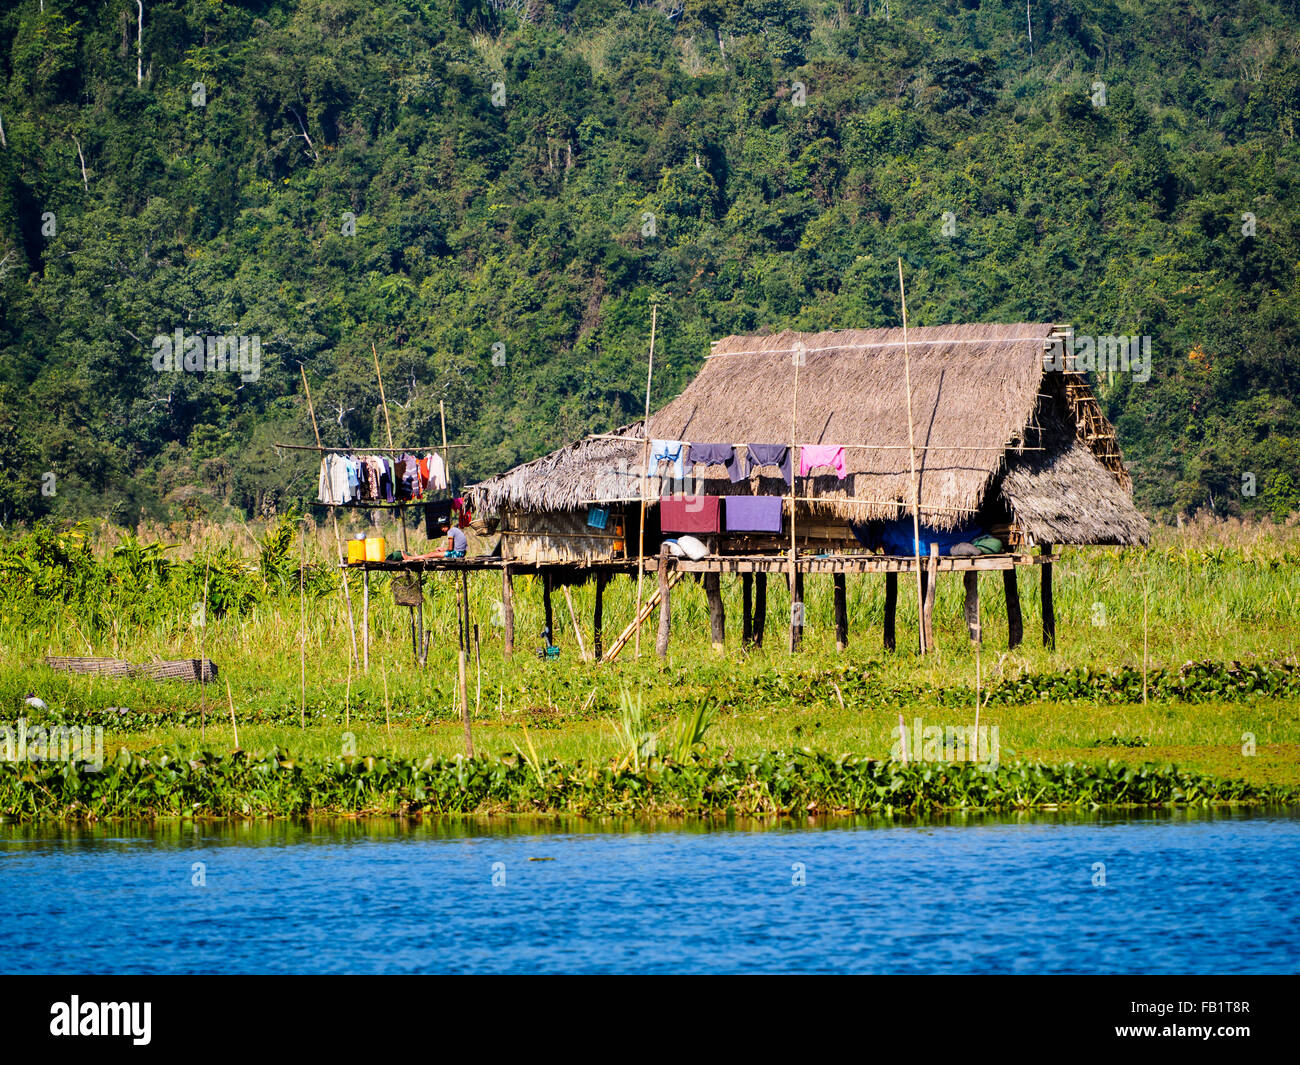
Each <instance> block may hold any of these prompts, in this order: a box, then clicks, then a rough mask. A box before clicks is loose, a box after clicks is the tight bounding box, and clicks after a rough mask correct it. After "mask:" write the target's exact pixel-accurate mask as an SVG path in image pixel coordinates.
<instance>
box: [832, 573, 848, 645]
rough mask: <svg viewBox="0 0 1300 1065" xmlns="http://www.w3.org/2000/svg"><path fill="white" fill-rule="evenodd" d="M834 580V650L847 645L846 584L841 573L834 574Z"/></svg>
mask: <svg viewBox="0 0 1300 1065" xmlns="http://www.w3.org/2000/svg"><path fill="white" fill-rule="evenodd" d="M834 580H835V650H837V651H843V650H844V648H846V647H848V645H849V603H848V586H847V582H846V581H845V578H844V574H843V573H836V574H834Z"/></svg>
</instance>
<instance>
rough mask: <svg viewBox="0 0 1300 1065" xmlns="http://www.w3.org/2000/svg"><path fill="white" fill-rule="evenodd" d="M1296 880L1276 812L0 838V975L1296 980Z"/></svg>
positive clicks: (179, 829)
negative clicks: (1044, 975) (1211, 976)
mask: <svg viewBox="0 0 1300 1065" xmlns="http://www.w3.org/2000/svg"><path fill="white" fill-rule="evenodd" d="M1098 863H1101V864H1100V865H1099V864H1098ZM1102 866H1104V869H1103V868H1102ZM1298 871H1300V817H1297V816H1296V815H1295V812H1294V811H1293V812H1290V813H1277V812H1274V813H1260V812H1243V813H1233V814H1224V813H1218V814H1205V813H1185V812H1175V813H1165V812H1162V813H1158V814H1143V815H1139V816H1127V815H1124V816H1121V815H1115V814H1105V815H1097V816H1066V815H1062V816H1050V815H1033V816H1022V817H1010V818H1007V817H1002V818H994V817H989V818H982V817H967V818H958V819H951V820H946V821H938V822H930V823H904V824H889V823H886V822H882V821H877V820H839V821H824V822H818V823H815V824H799V825H793V824H789V825H774V826H771V825H769V826H759V825H731V826H725V827H723V826H715V825H702V824H698V823H693V824H687V825H682V824H680V823H673V822H667V823H660V824H656V825H647V824H643V823H637V822H628V823H621V822H608V823H603V824H600V825H593V824H592V823H590V822H576V823H575V822H556V821H546V822H532V823H521V822H512V823H508V824H488V823H485V822H478V821H461V822H450V823H448V822H440V823H427V824H421V823H409V822H405V823H404V822H396V821H387V820H371V821H361V822H350V821H342V822H340V821H322V822H313V823H309V824H271V825H244V826H229V825H218V826H199V827H192V826H165V827H162V828H149V827H144V826H142V827H139V828H132V829H127V828H121V827H119V828H112V829H103V828H100V829H93V830H88V829H80V830H79V829H67V828H64V829H49V828H31V827H23V826H15V825H0V893H2V896H3V904H4V909H5V918H4V920H3V921H0V972H4V973H15V972H56V973H64V972H89V973H117V972H163V973H171V972H175V973H192V972H220V973H248V972H270V973H298V972H367V973H368V972H397V973H407V972H411V973H417V972H441V971H453V972H499V971H509V972H528V973H533V972H586V973H592V972H718V971H724V972H730V971H761V972H780V973H788V972H891V973H917V972H951V973H968V972H994V973H1020V972H1034V973H1036V972H1085V973H1087V972H1132V973H1142V972H1192V973H1200V972H1205V973H1223V972H1226V973H1238V972H1240V973H1247V972H1251V973H1267V972H1273V973H1276V972H1295V971H1296V969H1297V959H1300V923H1297V922H1296V920H1295V914H1296V902H1297V883H1296V874H1297V872H1298ZM1103 874H1104V885H1102V884H1101V878H1102V875H1103ZM1094 881H1096V882H1097V883H1096V884H1094Z"/></svg>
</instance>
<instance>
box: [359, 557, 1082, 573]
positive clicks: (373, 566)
mask: <svg viewBox="0 0 1300 1065" xmlns="http://www.w3.org/2000/svg"><path fill="white" fill-rule="evenodd" d="M1060 559H1061V556H1060V555H1056V554H1048V555H1030V554H1024V553H1017V554H1000V555H977V556H975V557H973V558H961V557H954V556H951V555H941V556H940V557H939V559H938V561H937V562H936V563H935V567H934V568H935V571H936V572H938V573H970V572H976V573H979V572H985V571H997V570H1009V569H1014V568H1015V567H1016V566H1042V565H1045V564H1048V563H1052V562H1059V561H1060ZM916 562H917V560H916V557H915V556H914V555H868V554H860V555H800V556H799V557H798V558H797V559H796V560H795V572H797V573H915V572H916ZM928 563H929V559H928V558H927V557H926V556H924V555H922V556H921V568H922V569H926V568H928ZM507 564H508V565H509V566H510V569H511V571H512V572H514V573H529V572H533V571H536V572H542V571H548V570H549V571H554V570H584V569H586V570H592V571H593V572H596V571H599V572H602V573H636V569H637V565H636V559H596V560H592V561H590V562H520V561H517V560H514V559H501V558H496V557H478V558H430V559H413V560H410V561H405V562H354V563H351V564H350V565H348V566H347V567H346V568H347V569H349V570H362V571H366V572H376V573H437V572H440V571H442V572H451V573H461V572H466V571H468V572H471V573H476V572H482V571H485V570H486V571H491V570H499V569H501V568H502V567H503V566H504V565H507ZM668 568H669V569H670V570H679V571H681V572H682V573H788V572H789V570H790V556H789V555H706V556H705V557H704V558H701V559H690V558H677V557H674V558H672V559H670V560H669V566H668ZM658 570H659V557H658V556H657V555H650V556H647V558H646V559H645V572H646V573H656V572H658Z"/></svg>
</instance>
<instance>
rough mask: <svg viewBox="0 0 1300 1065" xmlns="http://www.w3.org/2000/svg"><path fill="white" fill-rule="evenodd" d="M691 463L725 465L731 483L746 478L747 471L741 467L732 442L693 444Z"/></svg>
mask: <svg viewBox="0 0 1300 1065" xmlns="http://www.w3.org/2000/svg"><path fill="white" fill-rule="evenodd" d="M690 463H691V465H695V464H696V463H699V464H700V465H703V466H725V467H726V468H727V475H728V476H729V477H730V478H731V483H732V484H735V483H736V482H737V481H743V480H744V479H745V471H744V470H742V469H741V468H740V459H739V458H737V456H736V449H735V448H734V447H732V446H731V445H730V444H691V456H690Z"/></svg>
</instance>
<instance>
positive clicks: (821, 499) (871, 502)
mask: <svg viewBox="0 0 1300 1065" xmlns="http://www.w3.org/2000/svg"><path fill="white" fill-rule="evenodd" d="M645 498H646V500H647V502H651V501H658V502H662V501H663V500H665V499H675V498H682V499H693V498H695V496H680V497H679V496H675V495H666V496H664V495H661V496H646V497H645ZM717 498H718V499H756V498H772V499H793V500H794V501H795V502H796V503H834V504H835V505H836V506H846V507H903V508H904V509H906V510H908V511H911V509H912V504H911V503H907V502H904V501H903V500H901V499H840V498H839V497H837V496H793V497H792V496H788V495H780V496H771V497H758V496H751V495H743V494H741V493H723V494H721V495H719V496H718V497H717ZM640 502H641V496H626V497H624V498H622V499H584V500H581V501H580V502H579V503H578V506H580V507H589V506H603V505H605V504H606V503H640ZM921 510H922V511H926V510H942V511H951V512H953V513H961V514H978V513H979V510H978V509H975V508H972V507H941V506H931V505H928V504H926V503H922V504H921Z"/></svg>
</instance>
